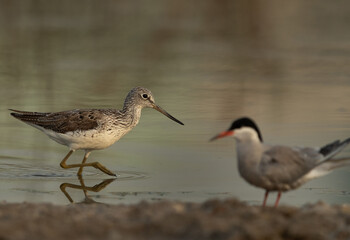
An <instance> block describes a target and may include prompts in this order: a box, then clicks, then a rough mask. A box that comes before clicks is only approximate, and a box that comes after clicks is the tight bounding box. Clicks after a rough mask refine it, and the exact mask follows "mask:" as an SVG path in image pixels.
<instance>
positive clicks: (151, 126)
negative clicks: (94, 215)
mask: <svg viewBox="0 0 350 240" xmlns="http://www.w3.org/2000/svg"><path fill="white" fill-rule="evenodd" d="M337 2H338V4H333V3H332V2H329V1H317V2H316V1H307V2H305V1H301V0H300V1H291V2H286V3H284V5H283V6H282V5H280V4H279V2H278V1H272V0H270V1H249V2H247V1H222V2H217V1H201V4H197V3H194V2H192V3H191V2H188V1H176V2H172V1H152V2H151V3H149V2H148V3H147V4H146V3H142V2H130V1H117V2H116V1H104V4H103V5H102V4H99V3H97V2H96V3H95V2H89V3H86V2H84V4H82V2H80V1H75V2H71V1H57V2H56V1H46V2H42V3H40V5H38V4H37V3H36V2H35V1H25V2H23V1H0V4H1V5H2V7H1V8H0V13H1V14H0V16H1V17H0V18H1V20H0V26H1V27H0V55H1V58H0V84H1V88H0V93H1V95H0V102H1V105H0V106H1V109H0V122H1V125H0V133H1V137H0V190H1V197H0V200H4V201H8V202H22V201H30V202H44V201H45V202H46V201H49V202H53V203H57V204H67V203H69V199H67V198H66V197H65V195H64V194H63V193H62V192H61V190H60V186H61V184H64V183H68V184H74V185H81V182H80V181H79V179H78V178H77V177H76V175H75V173H76V170H63V169H61V168H60V166H59V162H60V161H61V160H62V159H63V157H64V156H65V155H66V154H67V152H68V149H67V148H66V147H64V146H61V145H59V144H57V143H55V142H53V141H51V140H48V138H47V137H46V136H45V135H44V134H43V133H41V132H39V131H38V130H36V129H34V128H32V127H29V126H27V125H25V124H23V123H20V122H19V121H17V120H15V119H13V118H12V117H10V116H9V111H8V110H7V109H8V108H14V109H21V110H28V111H61V110H69V109H73V108H121V107H122V103H123V101H124V98H125V96H126V94H127V92H128V91H129V90H130V89H131V88H133V87H135V86H139V85H140V86H144V87H147V88H149V89H150V90H152V92H153V94H154V95H155V98H156V102H157V103H158V104H159V105H160V106H162V107H163V108H164V109H166V110H167V111H168V112H169V113H171V114H172V115H173V116H175V117H176V118H178V119H179V120H181V121H183V122H184V123H185V126H180V125H178V124H176V123H174V122H172V121H171V120H169V119H167V118H166V117H164V116H162V115H161V114H159V113H158V112H156V111H153V110H150V109H145V110H143V115H142V119H141V121H140V123H139V125H138V126H137V127H136V128H135V129H134V130H133V131H132V132H131V133H129V134H128V135H126V136H125V137H124V138H122V139H121V140H120V141H119V142H117V143H116V144H114V145H113V146H111V147H110V148H108V149H105V150H103V151H95V152H93V153H92V154H91V155H90V158H89V160H90V161H99V162H101V163H102V164H103V165H105V166H106V167H107V168H109V169H111V170H112V171H114V172H116V173H117V174H118V175H119V178H117V179H116V180H115V181H112V182H109V183H108V185H106V186H104V188H103V189H99V190H100V191H99V192H88V196H90V197H91V198H92V199H93V200H95V201H98V202H108V203H133V202H138V201H140V200H143V199H145V200H158V199H180V200H186V201H203V200H206V199H208V198H214V197H219V198H226V197H238V198H240V199H241V200H243V201H246V202H249V203H252V204H260V203H261V200H262V198H263V193H264V192H263V190H261V189H258V188H255V187H252V186H250V185H248V184H247V183H246V182H245V181H244V180H243V179H242V178H240V176H239V174H238V171H237V166H236V165H237V164H236V157H235V148H234V147H235V144H234V140H233V139H229V138H228V139H222V140H219V141H216V142H212V143H209V142H208V140H209V139H210V138H211V137H212V136H214V135H215V134H217V133H218V132H220V131H222V130H225V129H226V128H227V127H228V126H229V125H230V123H231V122H232V120H234V119H235V118H238V117H241V116H250V117H252V118H253V119H255V120H256V121H257V122H258V124H259V125H260V128H261V130H262V132H263V136H264V140H265V142H269V143H278V144H287V145H310V146H320V145H322V144H326V143H328V142H330V141H333V140H334V139H344V138H346V137H348V136H349V135H350V130H349V129H350V121H349V116H350V108H349V106H350V98H349V93H350V80H349V79H350V68H349V60H350V44H349V41H348V39H349V38H350V29H349V27H348V22H349V20H350V19H349V18H350V17H349V16H350V8H349V7H350V6H349V5H350V4H349V3H348V2H347V1H337ZM339 156H340V157H341V156H350V148H347V149H346V150H345V151H344V152H343V153H342V155H339ZM82 157H83V153H82V152H76V153H74V155H72V157H71V158H70V159H69V162H79V161H81V159H82ZM84 174H85V175H84V178H83V183H84V184H85V185H86V186H95V185H98V184H100V183H101V184H102V185H103V180H105V179H109V177H108V176H106V175H104V174H101V173H99V172H98V171H95V170H94V169H89V168H86V169H85V170H84ZM349 180H350V168H343V169H340V170H337V171H335V172H333V173H332V174H330V175H328V176H326V177H323V178H320V179H317V180H313V181H311V182H309V183H307V184H305V185H304V186H302V187H301V188H300V189H298V190H295V191H292V192H289V193H287V194H285V195H283V197H282V200H281V203H282V204H283V203H284V204H291V205H302V204H305V203H308V202H316V201H318V200H322V201H325V202H329V203H348V202H349V201H350V186H349V184H348V183H349V182H350V181H349ZM95 190H96V189H95ZM67 192H69V194H70V195H71V198H72V199H73V200H74V201H75V202H80V201H83V200H84V193H83V191H82V190H80V189H67ZM274 198H275V196H274V195H273V194H272V196H271V199H270V201H269V203H272V202H273V201H274Z"/></svg>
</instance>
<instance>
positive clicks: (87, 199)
mask: <svg viewBox="0 0 350 240" xmlns="http://www.w3.org/2000/svg"><path fill="white" fill-rule="evenodd" d="M78 179H79V182H80V185H79V184H73V183H62V184H61V185H60V189H61V191H62V192H63V193H64V195H65V196H66V198H67V199H68V200H69V202H71V203H74V201H73V199H72V197H71V196H70V195H69V193H68V192H67V191H66V188H73V189H81V190H83V192H84V196H85V198H84V200H83V201H81V202H79V203H85V204H89V203H98V202H96V201H95V200H93V199H92V198H91V197H89V195H88V192H100V191H101V190H102V189H104V188H105V187H107V186H108V185H109V184H110V183H111V182H113V181H114V180H116V178H110V179H105V180H103V181H102V182H100V183H99V184H96V185H94V186H92V187H89V186H86V185H85V183H84V179H83V177H82V176H78Z"/></svg>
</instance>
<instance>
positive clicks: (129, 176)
mask: <svg viewBox="0 0 350 240" xmlns="http://www.w3.org/2000/svg"><path fill="white" fill-rule="evenodd" d="M3 158H5V157H4V156H0V179H41V178H43V179H48V178H50V179H52V180H54V179H76V178H77V175H76V174H77V169H62V168H60V167H55V166H49V165H42V164H40V165H38V164H35V163H28V161H27V160H23V159H18V158H14V157H12V159H11V163H8V161H4V162H1V159H3ZM7 159H8V157H7ZM106 176H108V175H106V174H104V173H100V172H99V171H98V170H94V169H91V168H85V169H84V174H83V177H84V178H89V179H101V178H105V177H106ZM147 177H148V175H147V174H146V173H144V172H137V171H118V172H117V180H118V181H126V180H137V179H144V178H147Z"/></svg>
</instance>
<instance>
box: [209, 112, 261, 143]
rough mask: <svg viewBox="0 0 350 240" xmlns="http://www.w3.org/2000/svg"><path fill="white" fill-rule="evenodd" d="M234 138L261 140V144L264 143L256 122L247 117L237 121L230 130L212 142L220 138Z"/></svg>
mask: <svg viewBox="0 0 350 240" xmlns="http://www.w3.org/2000/svg"><path fill="white" fill-rule="evenodd" d="M227 136H234V137H235V138H237V139H244V138H254V137H257V138H259V140H260V142H262V141H263V139H262V136H261V133H260V130H259V128H258V126H257V125H256V124H255V122H254V121H253V120H252V119H250V118H247V117H243V118H239V119H237V120H235V121H234V122H233V123H232V125H231V126H230V128H229V129H227V130H226V131H224V132H222V133H220V134H218V135H216V136H215V137H213V138H212V139H210V141H214V140H216V139H219V138H223V137H227Z"/></svg>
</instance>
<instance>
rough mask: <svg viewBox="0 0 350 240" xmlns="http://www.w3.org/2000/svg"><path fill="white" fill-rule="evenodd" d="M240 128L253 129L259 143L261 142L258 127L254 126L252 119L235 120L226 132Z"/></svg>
mask: <svg viewBox="0 0 350 240" xmlns="http://www.w3.org/2000/svg"><path fill="white" fill-rule="evenodd" d="M241 127H250V128H253V129H254V130H255V131H256V132H257V134H258V137H259V139H260V141H261V142H262V141H263V138H262V135H261V133H260V130H259V128H258V126H257V125H256V123H255V122H254V121H253V120H252V119H250V118H248V117H242V118H239V119H237V120H235V121H234V122H233V123H232V125H231V127H230V128H229V129H228V130H229V131H233V130H235V129H238V128H241Z"/></svg>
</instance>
